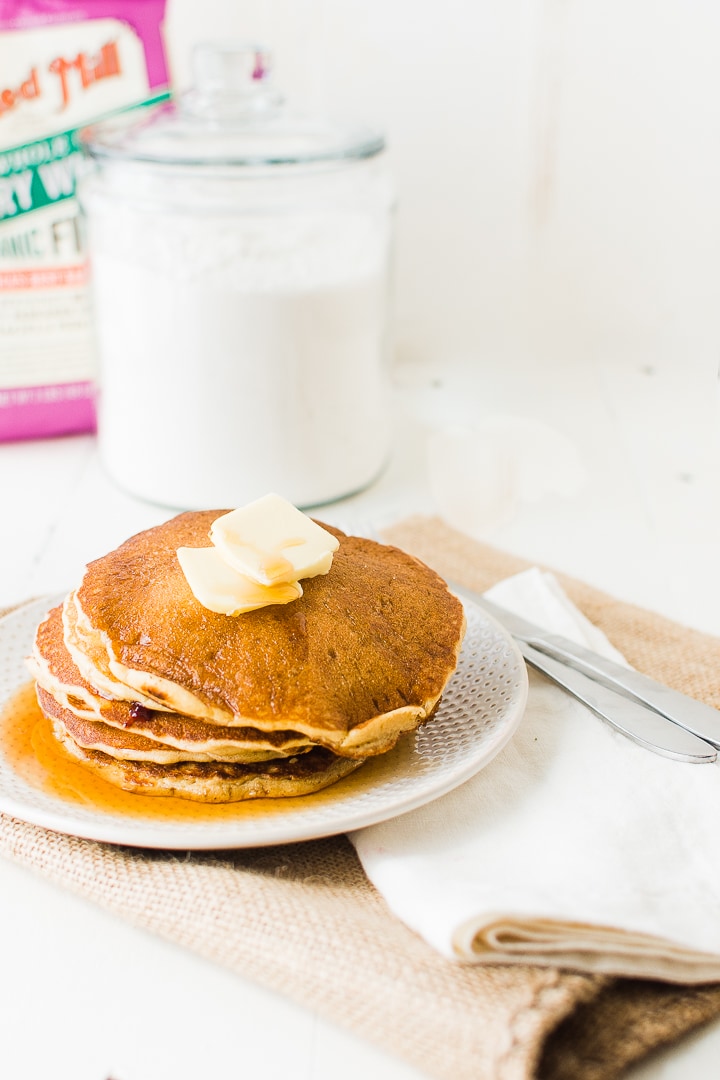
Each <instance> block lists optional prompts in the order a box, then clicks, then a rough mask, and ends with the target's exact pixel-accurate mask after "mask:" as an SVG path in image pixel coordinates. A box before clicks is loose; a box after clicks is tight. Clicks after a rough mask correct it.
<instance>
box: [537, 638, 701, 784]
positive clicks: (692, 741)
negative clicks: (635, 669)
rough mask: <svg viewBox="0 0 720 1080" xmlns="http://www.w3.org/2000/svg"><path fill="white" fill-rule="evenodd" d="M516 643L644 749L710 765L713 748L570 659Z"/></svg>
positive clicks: (604, 718)
mask: <svg viewBox="0 0 720 1080" xmlns="http://www.w3.org/2000/svg"><path fill="white" fill-rule="evenodd" d="M517 645H518V647H519V649H520V652H521V653H522V654H523V656H524V657H525V660H526V661H527V662H528V663H529V664H531V665H532V667H534V668H537V670H538V671H541V672H543V674H544V675H547V676H548V678H550V679H552V681H553V682H555V683H557V684H558V686H561V687H562V688H563V689H564V690H567V691H568V693H570V694H572V695H573V697H575V698H577V700H578V701H581V702H582V703H583V704H584V705H587V707H588V708H589V709H591V710H592V711H593V712H594V713H595V714H596V715H597V716H599V717H601V718H602V719H603V720H605V721H607V723H608V724H610V725H611V726H612V727H614V728H615V729H616V730H617V731H619V732H621V733H622V734H623V735H626V736H627V738H629V739H632V741H633V742H635V743H638V744H639V745H640V746H643V747H645V749H646V750H652V751H653V752H654V753H656V754H661V755H662V756H663V757H669V758H673V759H674V760H675V761H685V762H692V763H694V764H709V763H711V762H713V761H715V760H716V758H717V751H716V750H715V749H714V747H712V746H710V744H709V743H707V742H705V741H704V740H703V739H699V738H697V737H696V736H695V735H693V734H692V733H691V732H689V731H686V730H685V728H682V727H679V726H678V725H677V724H675V723H673V722H672V721H670V720H668V719H667V718H666V717H665V716H662V715H660V713H658V712H656V711H655V710H654V709H650V708H647V707H646V706H645V705H642V704H641V703H640V702H638V701H634V700H633V699H631V698H628V697H625V696H624V695H623V694H620V693H617V692H616V691H615V690H613V689H611V688H610V687H608V686H605V685H604V684H601V683H598V682H596V681H595V680H594V679H591V678H590V677H589V676H588V675H585V674H584V673H583V672H582V671H580V670H578V668H577V667H575V666H573V667H570V666H568V665H569V661H560V660H557V659H555V658H554V657H552V656H549V655H548V654H547V653H545V652H541V651H540V650H539V649H536V648H534V647H533V646H532V645H530V644H528V643H527V642H525V641H517ZM618 666H619V665H618ZM622 670H624V669H622Z"/></svg>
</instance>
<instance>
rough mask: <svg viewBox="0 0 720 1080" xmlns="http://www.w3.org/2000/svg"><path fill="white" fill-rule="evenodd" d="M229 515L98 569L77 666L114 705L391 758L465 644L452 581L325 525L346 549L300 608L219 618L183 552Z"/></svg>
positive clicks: (188, 521) (80, 596)
mask: <svg viewBox="0 0 720 1080" xmlns="http://www.w3.org/2000/svg"><path fill="white" fill-rule="evenodd" d="M222 513H225V511H222V510H216V511H202V512H189V513H186V514H181V515H179V516H178V517H176V518H173V519H172V520H170V521H168V522H166V523H165V524H163V525H160V526H157V527H156V528H154V529H150V530H147V531H146V532H143V533H139V534H137V535H136V536H134V537H131V538H130V539H129V540H128V541H126V542H125V543H124V544H122V545H121V546H120V547H119V548H117V549H116V550H115V551H113V552H110V553H109V554H108V555H106V556H104V557H103V558H101V559H98V560H95V561H94V562H92V563H90V565H89V566H88V567H87V570H86V572H85V575H84V577H83V579H82V582H81V584H80V586H79V588H78V589H77V590H76V592H75V594H74V595H73V596H72V597H71V598H69V599H68V601H67V602H66V605H65V613H64V615H65V619H66V637H65V640H66V642H67V644H68V649H69V651H70V652H71V653H72V655H73V659H75V658H76V653H78V652H80V653H82V655H83V656H84V657H85V659H86V660H87V658H88V657H90V659H91V665H90V666H91V668H92V671H98V670H99V671H101V673H102V677H103V679H104V680H105V684H106V687H107V688H108V692H109V688H113V695H114V696H115V697H124V698H125V699H126V700H135V701H141V702H148V701H149V702H152V704H153V708H155V709H165V710H170V711H174V712H177V713H181V714H183V715H185V716H189V717H193V718H196V719H199V720H204V721H205V722H208V723H211V724H218V725H220V726H224V727H251V728H257V729H259V730H261V731H265V732H273V731H280V730H285V731H287V730H290V731H295V732H300V733H302V734H304V735H306V736H307V737H308V739H310V740H311V741H312V742H313V743H316V744H318V745H321V746H325V747H327V748H329V749H331V750H334V751H335V752H336V753H337V754H339V755H342V756H348V757H357V758H365V757H367V756H369V755H372V754H378V753H383V752H385V751H386V750H388V749H390V748H391V747H392V746H393V745H394V744H395V742H396V741H397V739H398V737H399V736H400V735H401V734H403V733H404V732H408V731H412V730H415V729H416V728H417V727H418V726H419V725H420V724H421V723H423V722H424V721H425V720H426V719H427V718H428V717H429V716H430V715H431V714H432V712H433V710H434V709H435V707H436V705H437V703H438V701H439V699H440V696H441V694H442V691H443V688H444V687H445V685H446V683H447V681H448V679H449V677H450V675H451V674H452V672H453V671H454V669H455V666H456V664H457V658H458V653H459V649H460V645H461V642H462V637H463V633H464V625H465V622H464V613H463V609H462V605H461V604H460V602H459V601H458V600H457V598H456V597H455V596H453V595H452V594H451V593H450V591H449V590H448V588H447V586H446V584H445V582H444V581H443V580H442V579H441V578H440V577H439V576H438V575H437V574H435V573H434V571H432V570H431V569H430V568H429V567H427V566H425V565H424V564H423V563H421V562H419V561H418V560H417V559H415V558H413V557H412V556H410V555H408V554H406V553H405V552H402V551H400V550H399V549H397V548H395V547H391V546H388V545H383V544H378V543H375V542H374V541H371V540H366V539H364V538H360V537H351V536H346V535H345V534H344V533H342V532H340V531H339V530H336V529H333V528H331V527H329V526H325V525H324V526H323V528H326V529H328V531H329V532H331V533H333V534H334V535H335V536H337V537H338V539H339V541H340V546H339V548H338V550H337V551H336V552H335V554H334V557H333V562H332V567H331V569H330V571H329V573H328V574H326V575H323V576H319V577H314V578H311V579H308V580H306V581H305V582H303V588H304V593H303V596H302V597H301V598H300V599H298V600H296V601H293V602H292V603H290V604H287V605H282V606H280V605H272V606H270V607H265V608H261V609H259V610H256V611H250V612H247V613H245V614H243V615H241V616H238V617H229V616H226V615H221V614H217V613H215V612H212V611H209V610H208V609H207V608H205V607H203V606H202V605H201V604H200V603H199V602H198V601H197V600H196V599H195V597H194V596H193V594H192V592H191V591H190V588H189V586H188V584H187V581H186V580H185V577H184V575H183V572H182V570H181V568H180V565H179V563H178V559H177V555H176V550H177V548H178V547H204V546H207V545H208V533H209V530H210V525H211V524H212V522H213V521H214V520H215V518H217V517H219V516H220V515H221V514H222ZM68 627H70V629H68ZM81 670H82V669H81ZM83 675H86V676H87V677H88V678H90V679H91V675H92V673H91V672H90V674H88V669H87V668H86V671H84V672H83ZM99 689H101V691H102V692H106V690H105V687H99Z"/></svg>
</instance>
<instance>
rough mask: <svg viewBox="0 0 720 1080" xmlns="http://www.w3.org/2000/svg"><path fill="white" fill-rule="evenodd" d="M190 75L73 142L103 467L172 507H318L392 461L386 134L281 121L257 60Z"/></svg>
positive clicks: (202, 61)
mask: <svg viewBox="0 0 720 1080" xmlns="http://www.w3.org/2000/svg"><path fill="white" fill-rule="evenodd" d="M194 70H195V79H196V86H195V88H194V89H193V90H191V91H190V92H188V93H187V94H185V95H182V96H181V97H180V98H179V99H178V100H177V101H175V102H169V103H165V104H162V105H160V106H157V107H153V108H150V109H148V110H144V111H137V112H135V113H133V114H130V115H129V116H128V114H125V115H123V116H122V117H118V118H117V119H110V120H107V121H104V122H102V123H100V124H98V125H97V126H94V127H91V128H88V129H86V130H85V131H84V132H83V133H82V136H81V139H82V145H83V148H84V150H85V153H86V155H87V156H88V157H89V158H90V159H91V161H92V163H93V166H94V167H93V168H90V169H89V170H88V175H87V176H86V177H85V178H84V180H83V181H82V182H81V184H80V190H79V198H80V204H81V208H82V211H83V215H84V218H85V221H86V227H87V232H88V241H89V250H90V261H91V281H92V288H93V299H94V307H95V321H96V328H97V338H98V351H99V376H98V384H99V392H98V439H99V446H100V453H101V456H102V460H103V462H104V465H105V468H106V469H107V471H108V473H109V474H110V475H111V476H112V477H113V478H114V480H115V481H116V482H117V483H118V484H119V485H120V486H121V487H123V488H124V489H126V490H127V491H129V492H131V493H133V494H135V495H138V496H140V497H142V498H145V499H148V500H150V501H152V502H157V503H161V504H163V505H166V506H171V507H178V508H188V509H196V508H204V507H232V506H238V505H241V504H243V503H245V502H247V501H249V500H251V499H254V498H257V497H259V496H261V495H264V494H266V493H267V492H270V491H274V492H276V493H278V494H280V495H282V496H284V497H285V498H287V499H288V500H290V501H291V502H293V503H295V504H296V505H298V506H301V507H308V506H313V505H317V504H319V503H323V502H328V501H331V500H333V499H337V498H339V497H341V496H344V495H347V494H350V493H352V492H355V491H358V490H360V489H362V488H363V487H365V486H367V485H368V484H369V483H370V482H371V481H372V480H373V479H374V478H375V477H376V476H377V475H378V474H379V473H380V472H381V470H382V468H383V466H384V464H385V462H386V459H387V457H388V454H389V450H390V407H389V385H388V383H389V380H388V370H387V368H388V350H389V344H390V310H389V305H390V289H389V274H390V259H391V245H392V217H393V201H394V197H393V188H392V183H391V179H390V175H389V169H388V165H387V161H386V154H385V152H384V151H385V144H384V139H383V137H382V135H380V134H378V133H377V132H374V131H370V130H364V129H359V128H352V127H347V126H346V125H342V124H338V123H334V122H331V121H329V120H324V119H318V118H312V117H305V116H302V115H299V114H296V113H294V112H292V111H291V110H289V109H288V108H287V107H286V105H285V104H284V102H283V100H282V98H281V97H280V96H279V95H278V94H277V93H276V92H275V91H274V89H273V86H272V80H271V78H270V65H269V58H268V56H267V54H266V53H265V52H264V51H262V50H261V49H258V48H254V47H215V46H209V45H204V46H200V47H198V48H197V49H196V52H195V56H194Z"/></svg>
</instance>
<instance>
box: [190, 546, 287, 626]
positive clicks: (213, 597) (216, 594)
mask: <svg viewBox="0 0 720 1080" xmlns="http://www.w3.org/2000/svg"><path fill="white" fill-rule="evenodd" d="M177 557H178V560H179V562H180V566H181V567H182V572H183V574H184V575H185V578H186V580H187V583H188V585H189V586H190V588H191V590H192V593H193V596H194V597H195V599H196V600H198V601H199V602H200V603H201V604H202V605H203V607H206V608H208V610H210V611H216V612H218V613H219V614H221V615H242V614H243V612H246V611H254V610H255V609H256V608H261V607H266V606H267V605H268V604H289V603H290V601H291V600H297V599H298V597H300V596H302V586H301V585H300V583H299V582H297V581H293V582H289V583H288V582H282V583H280V584H276V585H261V584H259V583H258V582H257V581H253V580H252V578H249V577H247V576H246V575H244V574H240V573H238V571H237V570H234V569H233V568H232V567H231V566H228V564H227V562H225V560H224V559H223V558H222V556H221V555H220V553H219V552H218V551H217V550H216V549H215V548H214V547H209V548H186V547H182V548H178V550H177Z"/></svg>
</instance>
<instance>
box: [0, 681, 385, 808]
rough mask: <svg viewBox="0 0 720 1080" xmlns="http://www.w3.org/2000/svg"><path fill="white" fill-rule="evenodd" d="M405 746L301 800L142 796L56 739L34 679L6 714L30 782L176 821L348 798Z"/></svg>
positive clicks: (5, 732)
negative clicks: (109, 778) (231, 800)
mask: <svg viewBox="0 0 720 1080" xmlns="http://www.w3.org/2000/svg"><path fill="white" fill-rule="evenodd" d="M402 742H403V740H401V743H402ZM405 751H406V747H405V746H398V747H396V749H395V750H392V751H390V752H389V753H387V754H383V755H382V756H381V757H378V758H373V759H371V760H370V761H368V762H366V763H365V764H364V765H363V766H362V767H361V768H360V769H358V770H357V771H356V772H355V773H352V774H351V775H350V776H347V777H345V779H343V780H340V781H338V783H336V784H332V785H331V786H330V787H328V788H325V789H324V790H322V791H318V792H315V793H313V794H312V795H302V796H298V797H295V798H278V799H248V800H244V801H242V802H235V803H201V802H193V801H191V800H190V799H179V798H175V797H173V796H164V795H163V796H158V795H136V794H134V793H133V792H130V791H123V790H122V789H121V788H119V787H115V786H114V785H113V784H109V783H108V782H107V781H106V780H103V779H102V778H101V777H99V776H97V775H96V774H95V773H94V772H93V771H92V770H91V769H89V768H87V766H85V765H82V764H79V763H78V762H77V761H75V760H74V759H73V758H72V757H71V755H70V754H69V753H68V752H67V751H66V750H65V748H64V747H63V746H62V744H61V743H60V742H59V741H58V740H57V739H56V738H55V736H54V735H53V732H52V725H51V724H50V721H49V720H47V718H46V717H45V716H43V714H42V712H41V711H40V707H39V705H38V703H37V699H36V696H35V686H34V684H33V683H32V682H28V683H26V684H25V685H23V686H22V687H21V688H20V690H18V691H17V692H16V693H15V694H14V695H13V697H12V698H11V699H10V700H9V701H8V702H7V704H6V705H5V707H4V708H3V710H2V712H0V753H1V754H2V756H3V757H4V758H5V760H6V761H7V762H8V764H9V765H10V767H11V768H12V769H13V771H14V772H15V773H16V775H18V776H20V777H21V778H22V779H23V780H25V782H26V783H28V784H30V785H31V786H32V787H34V788H37V789H38V790H40V791H43V792H45V793H46V794H48V795H52V796H54V797H55V798H59V799H61V800H63V801H65V802H68V803H74V804H76V805H81V806H86V807H88V808H89V809H92V810H96V811H100V812H105V813H108V814H114V815H121V816H123V817H127V816H132V817H136V818H145V819H147V820H156V821H157V820H162V821H173V822H183V821H188V822H207V823H208V824H211V823H214V822H220V821H228V820H230V821H243V820H248V819H252V818H254V817H263V818H267V817H270V816H271V815H273V814H288V813H291V812H292V810H293V809H297V810H299V809H301V808H302V809H306V808H307V806H308V800H312V803H313V805H319V804H321V803H328V802H332V801H335V800H337V799H344V798H347V797H348V796H349V795H352V794H354V793H356V792H358V791H360V790H361V789H363V788H365V787H366V786H367V784H368V782H371V783H376V782H378V781H379V780H381V779H383V778H384V777H385V776H386V775H388V773H389V772H392V771H393V770H396V769H397V768H398V764H399V755H400V756H402V755H403V753H404V752H405Z"/></svg>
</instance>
